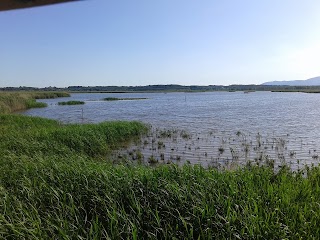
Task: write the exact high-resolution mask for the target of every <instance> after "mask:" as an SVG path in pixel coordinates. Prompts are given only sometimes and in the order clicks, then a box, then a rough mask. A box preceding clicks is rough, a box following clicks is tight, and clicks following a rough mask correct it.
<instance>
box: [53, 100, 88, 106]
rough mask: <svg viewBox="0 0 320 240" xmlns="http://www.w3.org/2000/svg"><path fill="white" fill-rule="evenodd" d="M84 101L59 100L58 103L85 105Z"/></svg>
mask: <svg viewBox="0 0 320 240" xmlns="http://www.w3.org/2000/svg"><path fill="white" fill-rule="evenodd" d="M83 104H85V102H83V101H67V102H58V105H83Z"/></svg>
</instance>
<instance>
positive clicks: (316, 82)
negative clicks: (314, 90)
mask: <svg viewBox="0 0 320 240" xmlns="http://www.w3.org/2000/svg"><path fill="white" fill-rule="evenodd" d="M261 85H268V86H270V85H272V86H285V85H286V86H320V77H314V78H309V79H307V80H292V81H273V82H265V83H262V84H261Z"/></svg>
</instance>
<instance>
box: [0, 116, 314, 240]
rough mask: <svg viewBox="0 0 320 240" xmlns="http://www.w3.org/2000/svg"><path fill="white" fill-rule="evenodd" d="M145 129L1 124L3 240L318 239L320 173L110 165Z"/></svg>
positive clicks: (22, 121)
mask: <svg viewBox="0 0 320 240" xmlns="http://www.w3.org/2000/svg"><path fill="white" fill-rule="evenodd" d="M147 130H148V129H147V127H146V126H145V125H144V124H142V123H139V122H105V123H101V124H83V125H79V124H67V125H64V124H61V123H59V122H57V121H55V120H49V119H43V118H38V117H28V116H20V115H0V239H319V238H320V228H319V227H318V225H319V222H320V205H319V201H320V168H319V167H313V166H312V167H306V168H305V169H303V170H299V171H296V172H293V171H292V170H290V168H289V167H287V166H286V165H283V166H282V167H281V168H280V169H278V170H277V171H274V165H273V164H270V166H268V165H261V166H257V165H254V164H252V163H249V164H247V165H246V166H244V167H242V168H240V167H234V168H233V170H232V171H225V170H217V169H215V168H210V167H209V168H203V167H201V166H198V165H190V164H185V165H184V166H182V167H179V166H177V165H174V164H169V165H166V164H163V165H157V166H154V167H149V166H146V165H144V164H132V163H130V161H127V160H123V161H122V163H121V164H116V165H114V164H112V163H111V161H108V156H109V155H108V154H109V152H110V150H111V149H117V148H119V147H120V146H122V145H125V144H126V143H127V142H128V141H129V140H130V139H132V138H135V137H139V136H140V135H141V134H144V133H146V131H147ZM132 155H134V153H132ZM136 156H137V158H138V159H140V161H141V159H143V157H144V156H143V155H142V153H141V152H139V151H137V152H136ZM154 160H156V159H155V158H154Z"/></svg>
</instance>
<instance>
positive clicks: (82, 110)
mask: <svg viewBox="0 0 320 240" xmlns="http://www.w3.org/2000/svg"><path fill="white" fill-rule="evenodd" d="M83 119H84V118H83V108H82V109H81V121H82V123H83Z"/></svg>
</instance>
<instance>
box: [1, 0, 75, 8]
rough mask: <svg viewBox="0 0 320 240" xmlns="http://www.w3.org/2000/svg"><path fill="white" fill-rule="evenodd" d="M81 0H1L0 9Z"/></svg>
mask: <svg viewBox="0 0 320 240" xmlns="http://www.w3.org/2000/svg"><path fill="white" fill-rule="evenodd" d="M75 1H80V0H0V11H7V10H13V9H20V8H30V7H38V6H44V5H51V4H57V3H65V2H75Z"/></svg>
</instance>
